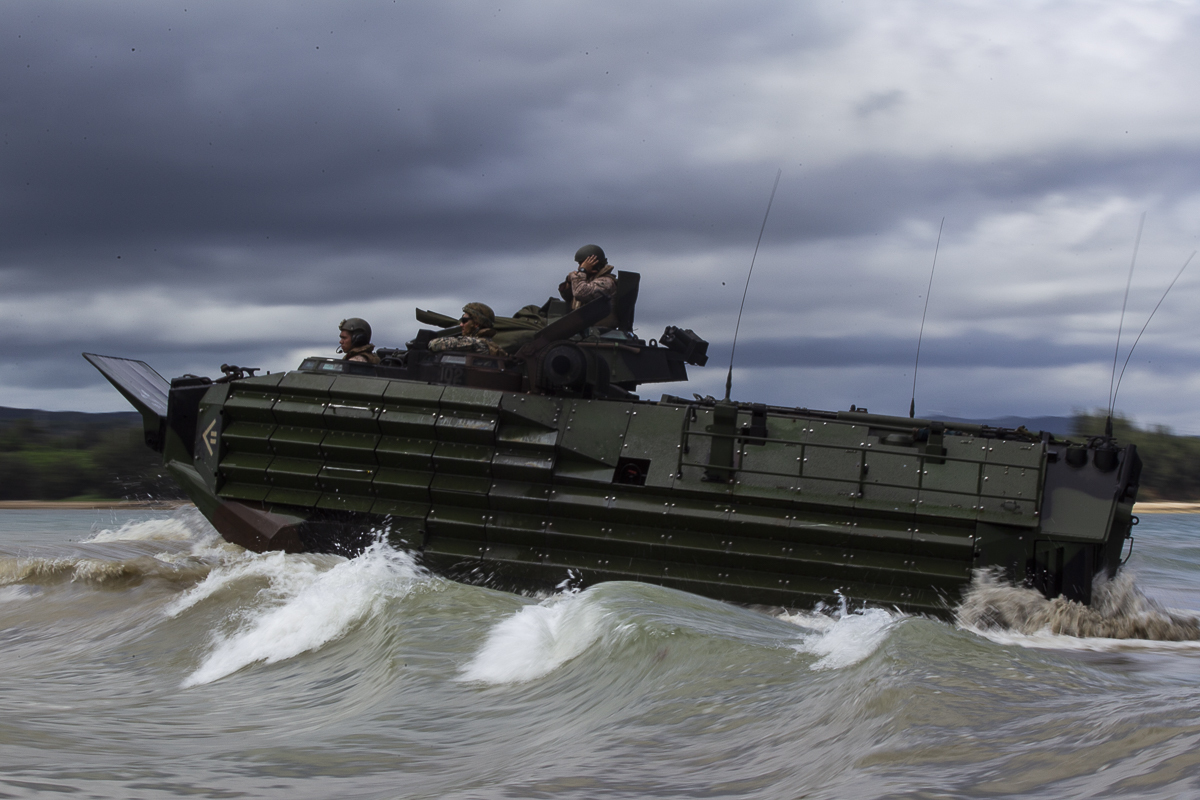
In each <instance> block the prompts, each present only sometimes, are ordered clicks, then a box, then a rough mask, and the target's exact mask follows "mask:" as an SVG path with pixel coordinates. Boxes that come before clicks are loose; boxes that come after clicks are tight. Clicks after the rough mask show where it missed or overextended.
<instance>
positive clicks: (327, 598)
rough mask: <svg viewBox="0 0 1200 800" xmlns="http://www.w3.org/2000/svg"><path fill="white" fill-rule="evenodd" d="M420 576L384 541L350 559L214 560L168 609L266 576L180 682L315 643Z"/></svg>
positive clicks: (206, 678)
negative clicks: (232, 624)
mask: <svg viewBox="0 0 1200 800" xmlns="http://www.w3.org/2000/svg"><path fill="white" fill-rule="evenodd" d="M330 563H332V566H329V565H330ZM423 576H424V575H423V573H422V572H421V571H420V570H419V569H418V568H417V567H415V566H414V564H413V562H412V559H411V557H410V556H408V555H407V554H405V553H402V552H399V551H396V550H393V549H391V548H389V547H387V546H386V545H383V544H377V545H373V546H372V547H370V548H368V549H367V551H366V552H364V553H363V554H362V555H360V556H358V557H357V558H354V559H350V560H346V559H340V558H335V557H318V558H317V559H314V558H311V557H297V556H288V555H285V554H283V553H271V554H268V555H263V556H252V557H251V556H249V555H248V556H247V557H246V558H245V559H240V560H238V561H237V562H235V563H231V564H228V565H226V566H223V567H220V568H218V569H216V570H214V571H213V572H212V573H210V575H209V576H208V578H206V579H205V580H204V581H203V582H201V583H200V584H199V585H197V586H196V587H195V588H194V589H193V590H192V591H190V592H188V593H187V594H186V595H185V596H183V597H181V598H180V599H179V600H178V601H176V603H174V604H173V605H172V606H171V607H170V608H169V609H168V613H169V614H171V615H172V616H177V615H179V614H181V613H183V612H185V611H186V610H187V609H189V608H191V607H192V606H194V605H196V604H197V603H199V602H201V601H203V600H204V599H206V598H208V597H211V596H212V595H214V594H216V593H217V592H219V591H221V589H223V588H225V587H228V586H230V585H232V584H235V583H238V582H242V581H245V580H247V579H254V580H261V579H266V580H267V581H269V585H268V586H267V587H266V588H265V589H263V590H261V591H260V592H259V593H258V594H257V595H256V597H255V601H254V602H255V605H254V606H252V607H250V608H247V609H245V610H244V612H243V620H242V621H241V623H240V624H239V625H238V627H237V629H236V630H235V631H233V633H231V634H228V635H217V636H215V637H214V641H213V648H212V651H211V652H210V653H209V655H208V656H207V657H206V658H205V659H204V661H203V662H202V663H201V664H200V666H199V667H198V668H197V669H196V670H195V671H194V672H193V673H192V674H191V675H189V676H188V677H187V678H186V679H185V680H184V682H183V685H184V686H185V687H188V686H196V685H199V684H204V683H210V682H212V681H215V680H217V679H219V678H223V677H225V676H227V675H230V674H232V673H234V672H236V671H238V670H239V669H242V668H243V667H247V666H249V665H250V664H253V663H256V662H260V661H261V662H264V663H267V664H273V663H275V662H278V661H283V660H285V659H289V658H292V657H294V656H297V655H299V654H300V653H304V652H307V651H310V650H316V649H318V648H320V647H321V646H323V645H325V644H326V643H328V642H331V641H333V640H335V639H338V638H340V637H341V636H343V635H345V634H346V633H347V632H348V631H349V630H350V629H351V628H353V627H354V626H355V625H357V624H359V623H361V622H362V621H363V620H365V619H368V618H370V617H371V616H373V615H375V614H377V613H379V612H380V611H381V610H382V609H383V608H384V606H385V605H386V603H387V601H388V600H390V599H392V598H395V597H399V596H401V595H403V594H405V593H407V592H408V591H409V590H410V589H411V588H412V587H413V585H414V584H415V583H417V582H419V581H420V580H421V579H422V578H423Z"/></svg>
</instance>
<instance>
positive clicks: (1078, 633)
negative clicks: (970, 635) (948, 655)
mask: <svg viewBox="0 0 1200 800" xmlns="http://www.w3.org/2000/svg"><path fill="white" fill-rule="evenodd" d="M955 617H956V621H957V622H958V624H959V625H960V626H962V627H964V628H967V629H971V630H975V631H979V632H995V631H1009V632H1015V633H1020V634H1025V635H1033V634H1039V633H1049V634H1053V635H1056V636H1070V637H1077V638H1103V639H1145V640H1154V641H1162V642H1183V641H1197V640H1200V619H1197V617H1196V615H1194V614H1189V613H1187V612H1178V611H1170V610H1167V609H1164V608H1163V607H1162V606H1160V605H1159V604H1158V603H1156V602H1154V601H1153V600H1152V599H1150V598H1149V597H1146V595H1144V594H1143V593H1142V592H1141V590H1140V589H1139V588H1138V587H1137V585H1136V583H1135V582H1134V578H1133V575H1132V574H1130V573H1128V572H1126V573H1122V574H1121V575H1118V576H1117V577H1116V578H1114V579H1113V580H1103V579H1097V581H1096V583H1095V585H1094V586H1093V589H1092V603H1091V605H1088V606H1085V605H1083V604H1081V603H1077V602H1075V601H1073V600H1067V599H1066V598H1063V597H1055V598H1054V599H1052V600H1048V599H1046V598H1045V597H1043V596H1042V594H1041V592H1038V591H1037V590H1035V589H1027V588H1023V587H1017V586H1013V585H1012V584H1010V583H1008V582H1007V581H1005V580H1003V579H1002V578H1000V577H998V576H997V575H996V574H995V573H994V572H991V571H987V570H979V571H977V572H976V573H975V575H974V577H973V578H972V581H971V586H970V588H969V590H968V591H967V594H966V595H965V596H964V598H963V602H962V603H961V604H960V605H959V607H958V608H957V609H956V610H955Z"/></svg>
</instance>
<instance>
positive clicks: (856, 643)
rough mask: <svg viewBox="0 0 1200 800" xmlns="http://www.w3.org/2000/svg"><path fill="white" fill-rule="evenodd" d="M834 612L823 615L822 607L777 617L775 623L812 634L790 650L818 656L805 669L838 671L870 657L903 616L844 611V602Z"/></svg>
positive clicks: (882, 611) (873, 610)
mask: <svg viewBox="0 0 1200 800" xmlns="http://www.w3.org/2000/svg"><path fill="white" fill-rule="evenodd" d="M839 597H840V599H841V602H840V604H839V607H838V609H837V611H835V612H833V613H826V612H825V609H824V607H823V606H818V608H817V609H816V610H815V611H813V612H811V613H805V612H797V613H794V614H781V615H779V619H781V620H784V621H785V622H790V623H792V624H793V625H799V626H800V627H803V628H808V629H811V630H812V633H806V634H804V635H803V636H802V637H801V639H800V641H799V642H798V643H797V644H794V645H792V648H793V649H794V650H795V651H796V652H798V653H808V654H810V655H815V656H820V658H818V659H817V660H816V661H814V662H813V663H812V664H810V665H809V669H813V670H824V669H841V668H843V667H849V666H852V665H854V664H857V663H859V662H860V661H863V660H865V659H867V658H868V657H870V656H871V654H872V653H874V652H875V651H876V650H878V649H879V647H880V646H881V645H882V644H883V643H884V642H885V641H886V640H887V637H888V636H889V635H890V634H891V632H892V629H893V628H895V626H896V624H897V623H898V622H900V620H902V619H904V617H905V615H904V614H901V613H900V612H897V611H887V610H886V609H882V608H860V609H858V610H856V611H853V612H851V611H849V610H848V609H847V604H846V598H845V597H842V596H841V595H840V594H839Z"/></svg>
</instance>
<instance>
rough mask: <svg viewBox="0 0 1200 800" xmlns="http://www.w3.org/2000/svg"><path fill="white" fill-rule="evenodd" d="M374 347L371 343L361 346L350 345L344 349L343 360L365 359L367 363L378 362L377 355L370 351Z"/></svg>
mask: <svg viewBox="0 0 1200 800" xmlns="http://www.w3.org/2000/svg"><path fill="white" fill-rule="evenodd" d="M374 349H375V345H373V344H364V345H363V346H362V347H352V348H350V349H349V350H346V351H345V355H343V356H342V360H343V361H365V362H367V363H368V364H378V363H379V362H380V360H381V359H380V358H379V356H377V355H375V353H374V352H372V351H373V350H374Z"/></svg>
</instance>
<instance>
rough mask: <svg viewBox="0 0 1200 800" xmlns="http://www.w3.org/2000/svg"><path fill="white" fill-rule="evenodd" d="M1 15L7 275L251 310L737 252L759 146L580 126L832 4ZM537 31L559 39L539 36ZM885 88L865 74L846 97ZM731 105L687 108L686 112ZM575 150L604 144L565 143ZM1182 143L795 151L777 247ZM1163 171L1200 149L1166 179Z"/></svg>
mask: <svg viewBox="0 0 1200 800" xmlns="http://www.w3.org/2000/svg"><path fill="white" fill-rule="evenodd" d="M185 8H186V10H185ZM4 13H5V16H6V18H7V19H8V20H9V24H8V25H6V31H7V33H8V39H7V44H8V45H9V46H8V47H5V48H0V72H2V74H4V75H7V76H9V77H8V78H7V79H6V80H5V86H4V93H3V97H4V100H3V104H4V108H3V110H4V114H3V119H4V122H3V145H2V147H3V153H4V158H3V162H2V164H3V166H2V167H0V169H2V170H3V173H2V177H3V183H2V186H0V192H2V196H0V204H2V207H3V211H4V213H3V215H2V217H0V259H2V260H0V280H3V281H4V285H5V286H6V287H7V288H8V289H9V290H10V291H36V290H37V289H38V287H45V286H46V281H47V278H49V277H51V276H54V277H56V278H58V279H60V280H70V281H72V282H82V283H83V284H84V285H89V284H91V285H96V286H100V285H106V286H112V285H118V284H121V283H138V284H143V283H147V282H149V283H156V284H160V285H170V286H173V287H180V286H187V285H193V286H201V285H202V286H204V287H206V288H208V289H209V290H212V291H218V292H220V291H225V292H227V293H231V294H237V295H238V296H241V297H252V298H254V299H256V300H259V301H264V302H271V301H274V302H287V301H292V300H297V299H301V298H310V297H312V296H314V293H316V292H320V291H322V290H329V289H331V288H336V289H338V290H339V291H347V292H351V293H354V292H356V291H357V292H360V293H362V294H364V295H365V294H369V293H370V292H371V291H374V288H366V287H368V286H372V281H373V280H375V279H380V280H385V279H388V278H390V277H391V276H392V275H393V274H394V272H395V270H396V268H397V265H399V266H400V267H401V268H403V267H405V266H411V268H412V270H411V271H412V274H411V275H408V276H406V277H407V278H408V279H409V281H410V282H409V283H408V285H409V286H410V287H411V288H413V289H414V290H418V291H419V290H425V289H433V288H435V282H436V281H443V282H444V281H445V280H446V278H447V271H448V270H449V271H450V272H454V271H457V272H459V273H460V275H459V278H460V279H463V278H466V277H467V276H469V274H470V271H471V269H472V266H471V265H472V264H473V263H477V259H474V258H472V257H471V256H472V254H475V253H478V252H487V253H493V254H494V253H497V252H501V253H509V254H520V253H528V252H531V251H541V250H544V249H546V248H557V249H559V250H561V251H564V252H567V251H569V250H572V249H573V248H574V247H575V246H577V245H578V240H579V239H580V237H581V236H582V232H581V228H584V229H588V230H594V231H601V232H603V233H604V234H605V235H607V236H609V237H611V238H612V239H615V240H619V241H621V242H623V243H624V244H625V245H626V246H639V247H642V248H644V249H647V250H649V251H654V250H659V251H663V252H672V251H677V250H678V249H679V248H692V249H698V248H711V247H717V246H723V245H726V244H730V243H736V244H742V243H744V242H745V239H746V236H747V230H748V229H749V228H752V227H753V225H754V220H755V218H756V217H757V215H758V214H759V213H760V209H761V208H762V206H763V200H764V197H763V196H764V195H765V188H766V183H767V181H768V180H769V176H770V174H771V172H772V171H773V169H774V167H775V166H777V164H776V163H774V162H773V161H771V162H769V161H767V160H760V161H759V163H757V164H755V163H717V162H710V163H698V162H696V161H695V159H694V158H692V157H690V156H689V155H687V152H686V148H680V147H678V143H679V139H678V137H679V136H680V135H686V133H687V131H680V130H677V128H676V124H673V123H672V122H671V121H670V120H666V119H658V118H653V117H652V118H651V119H649V120H648V121H647V122H646V123H645V125H644V127H640V128H639V127H629V128H622V129H617V130H607V131H605V133H604V136H603V137H601V139H599V140H593V139H592V138H591V137H593V136H597V135H599V134H598V133H597V132H598V131H599V130H603V129H604V127H605V125H606V123H610V122H611V121H612V120H614V119H623V117H622V114H623V109H624V107H625V106H626V105H627V104H628V103H630V102H633V101H635V100H636V98H637V94H638V92H637V90H636V88H631V87H632V86H636V84H637V83H639V82H642V83H646V84H652V83H654V82H655V81H659V82H669V81H676V80H683V79H685V78H686V76H688V75H689V74H690V73H699V74H703V73H704V72H705V71H706V70H711V69H712V68H713V65H719V64H721V63H723V62H734V61H736V60H737V59H750V60H751V61H755V60H757V61H762V62H764V63H765V62H767V61H769V60H770V59H771V58H772V57H774V56H776V55H778V54H782V53H785V52H786V53H789V54H794V53H795V52H797V51H803V50H805V49H807V50H810V51H812V52H813V53H814V54H815V55H819V54H820V53H821V51H822V50H823V49H825V48H828V47H830V46H832V45H833V44H835V43H836V42H837V41H838V40H839V38H840V37H841V36H842V35H843V31H842V30H841V29H840V27H839V25H838V24H836V23H835V22H833V21H831V19H832V18H829V17H823V16H821V15H820V14H819V13H817V12H804V11H798V10H796V9H794V8H793V7H791V6H789V5H787V4H782V3H778V4H764V5H760V6H757V7H756V13H755V14H746V13H739V12H736V11H733V10H731V9H730V8H727V7H726V6H725V5H724V4H688V5H687V6H677V7H664V8H662V9H660V10H659V11H657V12H655V11H652V10H649V9H648V8H646V7H644V6H638V5H633V4H629V5H623V6H619V7H614V8H610V9H608V11H607V13H603V14H601V13H599V12H596V13H592V14H589V13H586V12H577V13H576V14H575V15H573V16H572V15H568V14H563V13H562V11H561V10H559V11H558V12H555V11H553V10H549V11H547V10H543V7H542V6H540V5H539V6H515V7H511V8H509V9H505V8H501V9H499V10H498V11H495V12H491V11H489V12H484V11H482V10H481V7H480V6H478V5H469V4H445V5H439V4H399V5H394V6H387V7H384V6H378V5H370V6H362V7H349V8H335V7H318V8H316V9H313V8H308V9H306V10H305V12H304V13H303V14H297V13H295V10H294V7H292V6H288V5H284V4H253V5H249V6H245V5H234V4H203V5H202V6H200V7H186V6H184V5H182V4H159V5H154V6H145V5H136V6H134V5H126V6H122V5H112V4H109V5H104V6H96V5H57V4H48V5H47V4H41V3H38V4H10V5H8V6H7V7H6V9H5V12H4ZM463 15H466V17H467V18H466V19H463ZM556 24H561V25H562V27H561V29H559V30H561V31H562V32H561V33H559V34H557V35H555V34H548V31H551V30H555V28H554V26H555V25H556ZM585 31H586V33H585ZM664 31H666V32H665V33H664ZM713 91H716V90H713ZM726 99H728V98H724V97H717V98H715V100H717V101H718V103H719V102H720V101H723V100H726ZM903 102H904V96H903V93H900V92H897V91H883V92H879V93H876V94H873V95H870V96H868V97H866V98H865V99H863V100H862V101H861V102H860V103H859V106H858V113H860V114H866V115H875V114H880V113H884V112H886V111H887V110H888V109H890V108H892V107H894V106H896V105H898V104H901V103H903ZM718 108H719V105H714V109H718ZM725 122H726V121H725V120H718V119H712V120H705V119H704V118H703V115H701V118H700V120H699V125H701V126H703V125H705V124H711V125H719V124H724V123H725ZM576 140H579V141H583V142H590V143H591V144H590V145H588V146H582V145H581V146H579V147H578V148H577V149H574V148H575V145H573V144H572V143H573V142H574V141H576ZM589 147H590V148H592V149H591V151H589V149H588V148H589ZM596 148H599V150H600V152H599V155H600V157H599V158H595V157H592V158H589V157H584V156H585V153H586V154H587V155H590V156H595V155H596V154H597V153H596ZM1198 150H1200V148H1198ZM1196 156H1197V151H1196V150H1193V151H1189V152H1184V153H1180V152H1174V153H1163V152H1156V153H1155V154H1153V155H1146V154H1141V153H1137V152H1134V153H1130V154H1125V155H1122V156H1120V157H1114V155H1113V154H1111V153H1087V152H1080V153H1074V152H1072V153H1062V152H1056V153H1037V154H1034V155H1029V156H1025V157H1021V158H1008V159H1004V160H1000V161H997V162H994V163H987V164H983V165H981V164H979V163H975V162H974V161H972V160H970V159H964V160H957V161H956V160H952V159H950V158H948V157H937V158H924V159H914V158H904V157H898V156H893V157H883V156H875V157H866V158H859V159H855V160H853V161H849V162H844V163H832V164H825V165H820V166H803V163H804V162H805V160H806V154H805V153H804V152H803V151H802V150H801V149H799V148H798V149H797V151H796V152H795V153H794V154H792V162H791V163H788V164H784V165H782V166H786V167H787V168H788V183H789V184H790V185H785V187H784V190H783V191H782V192H781V194H780V197H779V202H778V205H777V206H776V208H775V210H774V212H773V213H774V214H775V217H776V224H775V225H774V226H773V228H772V231H773V236H774V237H776V241H782V242H787V241H802V240H806V239H813V238H821V237H837V236H853V235H862V234H867V233H872V232H878V231H881V230H886V229H887V228H889V227H890V226H892V225H894V224H895V223H896V222H897V220H898V219H901V218H904V217H906V216H910V215H914V214H924V215H926V216H933V217H937V216H939V215H940V213H941V214H944V213H945V209H947V208H952V209H954V211H955V213H956V214H957V215H958V216H959V219H960V220H961V219H962V218H963V217H964V216H965V217H967V218H968V219H969V218H971V217H973V216H976V215H978V214H982V213H985V212H986V211H988V210H989V209H993V208H996V207H1003V205H1004V204H1005V203H1008V202H1011V201H1012V200H1013V199H1014V198H1017V199H1024V198H1029V197H1037V196H1040V195H1042V194H1045V193H1046V192H1047V191H1051V190H1057V191H1063V190H1070V189H1078V188H1080V187H1084V188H1086V187H1097V188H1099V187H1103V186H1105V185H1106V184H1110V183H1118V182H1126V183H1127V182H1132V183H1134V184H1141V185H1142V187H1143V188H1144V189H1145V190H1148V191H1151V190H1157V189H1164V188H1169V187H1163V186H1162V185H1161V184H1162V182H1163V180H1164V178H1163V176H1164V175H1166V176H1169V177H1168V178H1167V179H1168V180H1170V181H1174V182H1176V183H1178V184H1183V183H1186V182H1187V181H1188V180H1194V178H1195V171H1196V169H1197V168H1196V166H1195V165H1197V164H1200V159H1198V158H1196ZM1166 161H1172V162H1174V163H1181V164H1191V165H1193V166H1192V168H1191V170H1190V171H1188V170H1185V171H1184V172H1187V173H1188V174H1181V173H1180V170H1177V169H1176V170H1165V171H1164V170H1163V169H1161V163H1160V162H1166ZM939 212H940V213H939ZM584 221H585V224H582V225H581V222H584ZM300 250H302V251H303V252H300ZM222 253H227V254H229V257H225V258H223V257H222V256H221V254H222ZM338 258H349V259H351V260H353V261H355V263H356V265H357V268H358V270H359V273H358V274H359V275H360V276H362V277H363V278H364V280H362V281H359V282H356V283H352V284H351V285H350V286H346V285H345V284H344V281H342V280H340V279H339V276H337V275H336V274H335V273H334V271H332V270H330V269H329V263H330V262H331V261H335V260H337V259H338ZM427 264H433V265H437V267H438V272H437V274H436V275H434V274H430V273H428V272H425V271H423V270H421V269H419V267H420V266H422V265H427ZM280 275H287V276H288V280H287V283H286V284H284V285H281V284H280V282H279V280H278V276H280Z"/></svg>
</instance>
